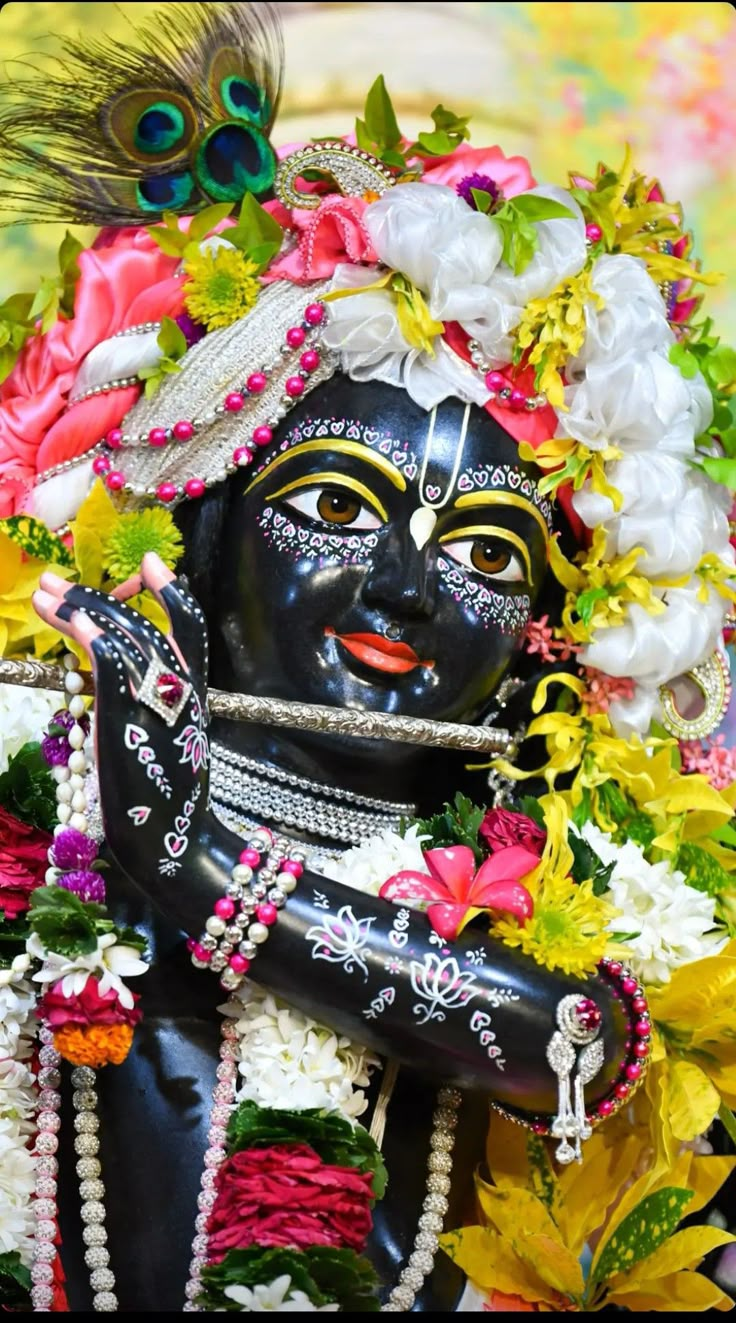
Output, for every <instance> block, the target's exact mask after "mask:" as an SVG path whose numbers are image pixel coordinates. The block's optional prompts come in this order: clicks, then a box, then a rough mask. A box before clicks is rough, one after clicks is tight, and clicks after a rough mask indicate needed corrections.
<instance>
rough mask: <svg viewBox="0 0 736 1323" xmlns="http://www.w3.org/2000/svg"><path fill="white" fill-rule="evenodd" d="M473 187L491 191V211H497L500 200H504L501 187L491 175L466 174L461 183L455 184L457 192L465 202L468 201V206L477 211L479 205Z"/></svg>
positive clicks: (481, 191) (482, 190)
mask: <svg viewBox="0 0 736 1323" xmlns="http://www.w3.org/2000/svg"><path fill="white" fill-rule="evenodd" d="M471 188H475V189H478V191H479V192H480V193H490V195H491V211H495V209H496V207H497V206H498V204H499V202H501V201H502V200H503V193H502V192H501V189H500V188H499V187H498V184H496V183H494V181H493V180H492V179H491V177H490V175H478V174H475V175H466V176H465V178H464V179H461V180H460V183H459V184H456V185H455V192H456V193H457V194H458V196H459V197H461V198H462V199H463V202H467V204H468V206H469V207H472V208H473V211H477V210H478V207H477V205H476V202H475V198H474V197H473V194H472V193H471V191H470V190H471Z"/></svg>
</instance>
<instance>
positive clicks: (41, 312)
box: [28, 230, 84, 333]
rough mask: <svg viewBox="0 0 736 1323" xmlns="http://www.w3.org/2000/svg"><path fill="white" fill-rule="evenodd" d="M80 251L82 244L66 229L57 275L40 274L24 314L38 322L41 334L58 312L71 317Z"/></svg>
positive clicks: (51, 323)
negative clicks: (34, 292)
mask: <svg viewBox="0 0 736 1323" xmlns="http://www.w3.org/2000/svg"><path fill="white" fill-rule="evenodd" d="M83 251H84V244H83V243H81V242H80V240H79V239H75V237H74V235H73V234H70V233H69V231H68V230H67V232H66V234H65V235H64V238H63V239H62V241H61V245H60V247H59V271H58V275H55V276H44V277H43V279H42V281H41V284H40V285H39V287H38V290H37V292H36V295H35V297H34V299H33V302H32V304H31V308H30V312H29V314H28V317H29V321H31V322H34V323H35V322H37V321H40V323H41V331H42V333H45V332H46V331H48V330H50V329H51V327H52V326H53V324H54V322H55V321H56V320H57V318H58V316H59V313H63V314H64V316H65V317H71V316H73V314H74V291H75V288H76V284H77V281H78V279H79V274H80V272H79V264H78V262H77V258H78V257H79V254H80V253H81V252H83Z"/></svg>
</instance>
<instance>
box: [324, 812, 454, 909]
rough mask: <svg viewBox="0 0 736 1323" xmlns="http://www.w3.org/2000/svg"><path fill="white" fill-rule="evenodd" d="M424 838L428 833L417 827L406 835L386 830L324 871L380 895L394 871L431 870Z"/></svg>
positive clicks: (346, 883) (349, 883)
mask: <svg viewBox="0 0 736 1323" xmlns="http://www.w3.org/2000/svg"><path fill="white" fill-rule="evenodd" d="M424 840H427V837H426V836H420V835H419V828H418V827H410V828H409V830H408V831H407V833H406V835H405V836H399V833H398V832H395V831H384V832H381V833H380V834H379V835H378V836H371V837H370V838H369V839H368V840H366V841H363V843H362V844H361V845H356V846H353V848H352V849H351V850H347V851H346V852H345V854H344V855H342V856H341V858H340V859H338V860H337V862H336V863H333V864H329V865H327V866H326V867H325V868H324V873H325V875H326V876H327V877H330V878H332V880H333V881H334V882H342V883H344V884H345V886H348V887H354V888H355V890H356V891H364V892H366V894H367V895H370V896H377V895H378V893H379V891H380V890H381V887H382V886H383V884H384V882H388V879H389V878H390V877H393V875H394V873H400V872H402V871H403V870H405V869H411V870H412V871H414V872H415V873H429V869H428V867H427V865H426V864H425V862H424V855H423V854H422V841H424Z"/></svg>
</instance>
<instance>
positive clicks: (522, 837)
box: [478, 809, 547, 858]
mask: <svg viewBox="0 0 736 1323" xmlns="http://www.w3.org/2000/svg"><path fill="white" fill-rule="evenodd" d="M478 835H479V836H480V838H481V840H482V842H483V844H484V845H485V847H486V849H488V850H491V851H492V852H493V853H496V852H497V851H499V850H505V849H506V848H507V846H509V845H523V846H524V849H525V850H531V852H532V854H535V855H536V856H537V858H539V856H540V855H541V853H542V850H543V849H544V843H545V841H546V839H547V833H546V831H545V830H544V828H543V827H540V826H539V825H538V824H537V823H536V822H535V821H534V819H533V818H528V817H527V815H526V813H511V812H510V811H509V810H508V809H489V810H488V812H487V813H486V816H485V817H484V819H483V821H482V823H481V824H480V827H479V829H478Z"/></svg>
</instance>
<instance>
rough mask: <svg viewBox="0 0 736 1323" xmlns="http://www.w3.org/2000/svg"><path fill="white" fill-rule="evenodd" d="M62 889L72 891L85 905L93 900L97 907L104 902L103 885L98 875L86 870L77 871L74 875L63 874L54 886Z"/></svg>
mask: <svg viewBox="0 0 736 1323" xmlns="http://www.w3.org/2000/svg"><path fill="white" fill-rule="evenodd" d="M56 885H57V886H59V887H63V888H64V890H65V891H73V892H74V895H75V896H79V899H80V900H82V901H84V902H85V903H86V902H87V901H90V900H94V901H96V902H97V904H98V905H103V904H104V902H105V883H104V880H103V878H102V877H100V874H99V873H91V872H89V871H88V870H87V869H79V870H78V871H77V872H74V873H65V874H64V876H63V877H60V878H59V879H58V882H57V884H56Z"/></svg>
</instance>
